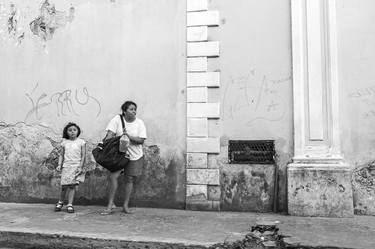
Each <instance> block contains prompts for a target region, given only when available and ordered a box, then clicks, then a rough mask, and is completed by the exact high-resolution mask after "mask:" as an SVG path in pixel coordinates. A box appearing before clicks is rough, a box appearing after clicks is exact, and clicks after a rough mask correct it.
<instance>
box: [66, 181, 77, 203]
mask: <svg viewBox="0 0 375 249" xmlns="http://www.w3.org/2000/svg"><path fill="white" fill-rule="evenodd" d="M75 192H76V186H73V185H71V186H69V193H68V205H73V200H74V194H75Z"/></svg>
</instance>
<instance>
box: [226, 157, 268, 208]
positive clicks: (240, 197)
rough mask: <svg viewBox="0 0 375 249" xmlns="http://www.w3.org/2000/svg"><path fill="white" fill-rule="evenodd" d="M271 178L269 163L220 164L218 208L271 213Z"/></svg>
mask: <svg viewBox="0 0 375 249" xmlns="http://www.w3.org/2000/svg"><path fill="white" fill-rule="evenodd" d="M274 177H275V166H274V165H273V164H230V165H225V164H224V165H221V168H220V186H221V210H226V211H246V212H272V211H273V201H274V196H275V195H274V194H275V193H274V186H275V185H274V181H275V178H274Z"/></svg>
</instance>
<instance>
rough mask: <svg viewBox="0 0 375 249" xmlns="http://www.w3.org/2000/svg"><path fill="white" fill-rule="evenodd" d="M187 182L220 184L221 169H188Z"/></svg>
mask: <svg viewBox="0 0 375 249" xmlns="http://www.w3.org/2000/svg"><path fill="white" fill-rule="evenodd" d="M186 182H187V184H199V185H203V184H208V185H219V184H220V171H219V169H186Z"/></svg>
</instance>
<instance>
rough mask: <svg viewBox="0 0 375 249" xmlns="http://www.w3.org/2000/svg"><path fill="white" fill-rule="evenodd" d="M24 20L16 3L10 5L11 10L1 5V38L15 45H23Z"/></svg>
mask: <svg viewBox="0 0 375 249" xmlns="http://www.w3.org/2000/svg"><path fill="white" fill-rule="evenodd" d="M22 18H23V15H22V13H21V11H20V10H19V9H18V8H17V6H16V5H15V4H14V3H12V4H10V5H9V8H6V7H5V6H4V5H2V4H0V38H2V39H3V40H5V39H9V40H10V41H12V42H14V43H15V45H19V44H21V43H22V41H23V39H24V38H25V31H24V28H23V25H22Z"/></svg>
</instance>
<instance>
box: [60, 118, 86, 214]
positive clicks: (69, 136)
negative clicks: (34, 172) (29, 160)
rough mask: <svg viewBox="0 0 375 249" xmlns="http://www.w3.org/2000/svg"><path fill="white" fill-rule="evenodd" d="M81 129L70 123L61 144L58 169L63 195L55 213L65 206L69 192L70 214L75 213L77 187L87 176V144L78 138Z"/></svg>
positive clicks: (68, 208)
mask: <svg viewBox="0 0 375 249" xmlns="http://www.w3.org/2000/svg"><path fill="white" fill-rule="evenodd" d="M80 134H81V129H80V128H79V126H78V125H77V124H75V123H68V124H67V125H66V126H65V128H64V131H63V141H62V143H61V147H62V148H61V153H60V156H59V165H58V167H57V168H56V169H57V170H58V171H60V170H61V169H62V172H61V194H60V200H59V201H58V202H57V204H56V207H55V211H61V209H62V207H63V205H64V202H63V201H64V199H65V196H66V192H67V191H68V205H67V211H68V213H74V208H73V199H74V194H75V191H76V187H77V186H78V184H79V183H80V182H83V181H84V178H85V174H84V173H83V171H82V167H83V164H84V162H85V156H86V145H85V144H86V143H85V141H84V140H83V139H80V138H78V137H79V135H80Z"/></svg>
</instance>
